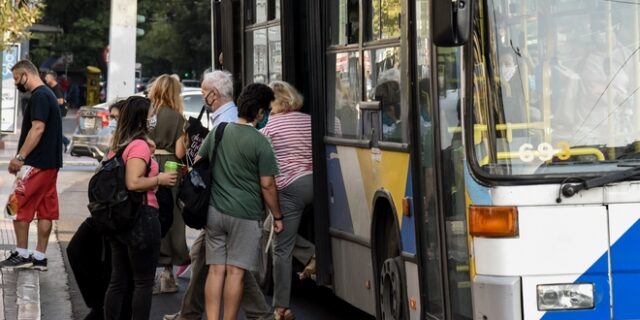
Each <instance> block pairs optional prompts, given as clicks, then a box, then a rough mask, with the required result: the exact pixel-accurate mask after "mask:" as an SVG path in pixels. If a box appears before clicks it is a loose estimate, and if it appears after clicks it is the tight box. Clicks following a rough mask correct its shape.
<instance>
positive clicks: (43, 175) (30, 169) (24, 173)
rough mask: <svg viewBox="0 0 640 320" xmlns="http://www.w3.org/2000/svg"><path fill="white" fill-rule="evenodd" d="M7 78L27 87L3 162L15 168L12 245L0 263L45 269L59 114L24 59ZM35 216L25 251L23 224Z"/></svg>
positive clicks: (58, 161) (54, 201)
mask: <svg viewBox="0 0 640 320" xmlns="http://www.w3.org/2000/svg"><path fill="white" fill-rule="evenodd" d="M11 71H12V72H13V81H14V82H15V85H16V87H17V88H18V90H19V91H20V92H26V91H30V92H31V98H30V99H29V103H28V104H27V107H26V108H25V112H24V117H23V119H22V129H21V130H22V131H21V132H20V140H19V141H18V153H17V154H16V156H15V158H13V159H11V161H10V162H9V173H11V174H18V173H20V175H21V179H20V180H18V182H17V185H16V188H15V190H14V192H13V193H12V194H11V195H10V196H9V201H8V203H7V208H6V210H7V211H8V212H9V213H12V214H13V215H15V220H14V221H13V228H14V231H15V233H16V249H15V250H14V251H13V252H11V255H10V256H9V258H7V259H6V260H4V261H2V262H0V267H2V268H4V269H22V268H34V269H37V270H43V271H44V270H47V258H46V255H45V252H46V251H47V244H48V242H49V234H50V233H51V225H52V220H58V216H59V206H58V192H57V190H56V181H57V179H58V170H59V169H60V168H61V167H62V118H61V117H60V109H59V108H58V102H57V101H56V96H55V95H54V94H53V92H52V91H51V89H49V87H47V86H46V85H44V83H43V82H42V80H41V79H40V75H39V74H38V69H36V67H35V66H34V65H33V63H31V62H30V61H28V60H21V61H18V63H16V64H15V65H14V66H13V68H11ZM34 217H35V218H37V219H38V241H37V245H36V250H35V251H34V252H33V254H29V251H28V244H29V224H30V223H31V221H32V220H33V219H34Z"/></svg>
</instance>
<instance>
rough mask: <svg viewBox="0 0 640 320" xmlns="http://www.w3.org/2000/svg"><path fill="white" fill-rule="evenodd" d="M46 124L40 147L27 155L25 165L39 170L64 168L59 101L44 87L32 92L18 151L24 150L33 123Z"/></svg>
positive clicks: (25, 113) (23, 120) (23, 122)
mask: <svg viewBox="0 0 640 320" xmlns="http://www.w3.org/2000/svg"><path fill="white" fill-rule="evenodd" d="M34 120H39V121H42V122H44V133H42V137H41V138H40V142H39V143H38V145H37V146H36V147H35V149H33V151H31V153H29V155H27V158H26V160H25V162H24V164H26V165H29V166H32V167H36V168H39V169H57V168H61V167H62V118H61V117H60V108H59V107H58V101H57V99H56V96H55V95H54V94H53V92H52V91H51V89H49V87H47V86H45V85H42V86H39V87H37V88H36V89H35V90H33V92H31V99H29V103H28V104H27V107H26V109H25V112H24V117H23V119H22V130H21V132H20V140H19V142H18V151H19V150H20V148H22V145H23V144H24V141H25V139H26V138H27V134H28V133H29V130H31V122H32V121H34Z"/></svg>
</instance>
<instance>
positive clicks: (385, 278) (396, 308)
mask: <svg viewBox="0 0 640 320" xmlns="http://www.w3.org/2000/svg"><path fill="white" fill-rule="evenodd" d="M401 265H402V259H401V258H400V257H394V258H389V259H387V260H385V261H384V263H383V264H382V268H381V269H380V275H379V277H380V278H379V281H380V290H379V296H378V303H379V305H380V312H381V313H380V315H381V317H380V318H381V319H383V320H400V319H404V303H405V299H404V289H403V288H404V285H403V283H402V282H403V276H402V271H401V270H402V269H401V268H400V266H401Z"/></svg>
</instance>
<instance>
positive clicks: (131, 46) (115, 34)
mask: <svg viewBox="0 0 640 320" xmlns="http://www.w3.org/2000/svg"><path fill="white" fill-rule="evenodd" d="M137 12H138V1H137V0H111V23H110V26H109V63H108V68H109V70H108V73H107V74H108V78H107V101H112V100H114V99H116V98H118V97H128V96H130V95H132V94H134V90H135V71H136V38H137V36H136V27H137Z"/></svg>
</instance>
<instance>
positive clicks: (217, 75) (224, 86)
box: [202, 70, 233, 99]
mask: <svg viewBox="0 0 640 320" xmlns="http://www.w3.org/2000/svg"><path fill="white" fill-rule="evenodd" d="M202 86H203V87H205V88H207V89H213V88H216V89H218V91H220V95H221V96H223V97H225V98H229V99H233V76H232V75H231V73H229V72H227V71H221V70H214V71H212V72H207V73H205V74H204V79H203V80H202Z"/></svg>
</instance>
